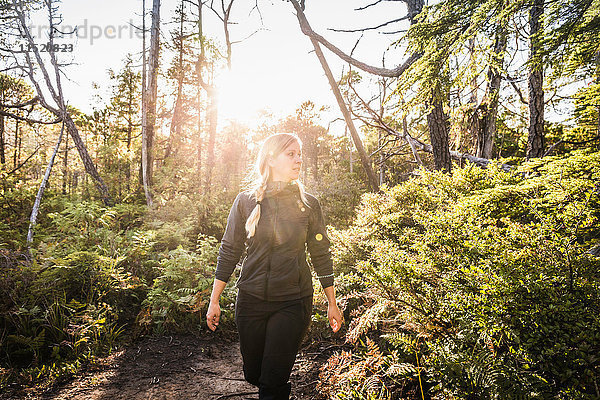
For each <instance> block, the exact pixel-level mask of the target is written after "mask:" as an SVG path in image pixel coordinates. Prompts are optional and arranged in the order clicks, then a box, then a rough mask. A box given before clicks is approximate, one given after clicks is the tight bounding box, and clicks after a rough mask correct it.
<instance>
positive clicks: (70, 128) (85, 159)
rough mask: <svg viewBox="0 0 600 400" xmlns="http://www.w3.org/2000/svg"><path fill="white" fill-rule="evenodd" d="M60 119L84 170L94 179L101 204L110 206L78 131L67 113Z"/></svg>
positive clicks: (102, 182)
mask: <svg viewBox="0 0 600 400" xmlns="http://www.w3.org/2000/svg"><path fill="white" fill-rule="evenodd" d="M62 118H63V122H64V124H65V126H66V128H67V132H68V133H69V135H71V137H72V138H73V143H75V147H76V148H77V151H78V152H79V157H80V158H81V162H82V163H83V166H84V167H85V170H86V171H87V173H88V174H89V175H90V176H91V177H92V178H93V179H94V184H95V185H96V189H98V191H99V192H100V196H101V197H102V201H103V203H104V204H105V205H112V204H113V202H112V199H111V197H110V193H109V191H108V187H107V186H106V184H105V183H104V181H103V180H102V178H101V177H100V174H98V170H97V169H96V166H95V165H94V162H93V160H92V158H91V157H90V155H89V153H88V152H87V149H86V148H85V144H84V143H83V140H82V139H81V136H80V135H79V130H78V129H77V126H76V125H75V122H73V120H72V119H71V116H70V115H69V114H67V113H65V114H64V115H63V116H62Z"/></svg>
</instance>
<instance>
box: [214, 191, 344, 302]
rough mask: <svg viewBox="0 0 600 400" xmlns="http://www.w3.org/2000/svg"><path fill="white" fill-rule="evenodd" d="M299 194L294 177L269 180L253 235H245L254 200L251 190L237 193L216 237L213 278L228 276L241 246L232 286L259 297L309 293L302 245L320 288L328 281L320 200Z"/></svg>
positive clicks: (274, 298)
mask: <svg viewBox="0 0 600 400" xmlns="http://www.w3.org/2000/svg"><path fill="white" fill-rule="evenodd" d="M306 198H307V200H308V206H307V205H305V204H304V203H303V202H302V200H301V199H300V193H299V189H298V186H297V185H296V184H294V183H292V184H283V183H281V182H276V183H275V184H272V185H269V187H268V188H267V191H266V192H265V196H264V199H263V200H262V202H261V205H260V207H261V210H260V212H261V214H260V219H259V221H258V225H257V227H256V232H255V234H254V236H253V237H251V238H250V239H247V238H246V237H247V234H246V228H245V225H246V219H247V218H248V216H249V215H250V213H251V212H252V210H253V209H254V207H255V206H256V199H255V196H254V194H250V193H248V192H242V193H240V194H238V196H237V197H236V199H235V201H234V203H233V206H232V207H231V211H230V213H229V218H228V219H227V228H226V229H225V234H224V235H223V240H222V241H221V247H220V249H219V257H218V259H217V270H216V273H215V278H217V279H219V280H221V281H225V282H227V281H228V280H229V277H230V276H231V274H232V272H233V270H234V269H235V266H236V265H237V264H238V262H239V260H240V258H241V255H242V253H243V252H244V249H247V252H246V258H245V259H244V261H243V263H242V272H241V275H240V278H239V280H238V282H237V287H238V288H239V289H240V290H242V291H244V292H246V293H248V294H251V295H254V296H256V297H258V298H261V299H263V300H269V301H279V300H294V299H298V298H301V297H305V296H309V295H311V294H312V293H313V287H312V278H311V273H310V269H309V267H308V263H307V260H306V248H308V251H309V253H310V258H311V261H312V264H313V266H314V269H315V272H316V273H317V276H318V278H319V280H320V282H321V285H322V286H323V288H326V287H328V286H332V285H333V267H332V261H331V253H330V251H329V238H328V237H327V232H326V229H325V224H324V222H323V213H322V211H321V206H320V204H319V201H318V200H317V199H316V198H315V197H314V196H312V195H310V194H308V193H307V194H306Z"/></svg>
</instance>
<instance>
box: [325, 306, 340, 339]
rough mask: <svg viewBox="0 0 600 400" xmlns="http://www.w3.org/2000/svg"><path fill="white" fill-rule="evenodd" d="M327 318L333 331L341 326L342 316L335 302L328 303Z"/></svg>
mask: <svg viewBox="0 0 600 400" xmlns="http://www.w3.org/2000/svg"><path fill="white" fill-rule="evenodd" d="M327 318H328V319H329V326H331V329H332V330H333V331H334V332H337V331H339V330H340V328H341V327H342V323H343V318H342V313H341V312H340V309H339V308H338V306H337V304H336V303H335V302H331V303H329V306H328V307H327Z"/></svg>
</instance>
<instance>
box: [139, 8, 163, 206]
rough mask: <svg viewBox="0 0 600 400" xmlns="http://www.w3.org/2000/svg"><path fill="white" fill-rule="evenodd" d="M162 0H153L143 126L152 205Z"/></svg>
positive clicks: (146, 183)
mask: <svg viewBox="0 0 600 400" xmlns="http://www.w3.org/2000/svg"><path fill="white" fill-rule="evenodd" d="M159 28H160V0H153V1H152V26H151V28H150V54H149V56H148V68H147V69H148V71H147V82H146V84H147V86H146V87H144V91H145V92H146V96H145V100H146V101H145V105H146V110H145V113H144V115H143V117H145V118H143V119H144V121H143V126H142V180H143V181H144V193H145V195H146V204H147V205H148V207H151V206H152V192H151V187H152V176H153V169H154V168H153V165H154V128H155V125H156V96H157V92H158V60H159V52H160V29H159Z"/></svg>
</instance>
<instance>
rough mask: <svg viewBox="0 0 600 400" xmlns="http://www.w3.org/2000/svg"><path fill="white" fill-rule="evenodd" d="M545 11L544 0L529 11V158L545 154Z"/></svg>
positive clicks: (539, 0) (536, 1) (534, 4)
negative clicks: (542, 58)
mask: <svg viewBox="0 0 600 400" xmlns="http://www.w3.org/2000/svg"><path fill="white" fill-rule="evenodd" d="M543 13H544V0H534V2H533V5H532V7H531V10H530V11H529V30H530V43H531V50H530V57H529V62H530V66H529V136H528V137H527V158H535V157H541V156H543V154H544V146H545V138H544V89H543V84H544V69H543V66H542V63H541V61H540V60H539V53H540V47H541V44H540V42H541V40H540V38H539V34H540V30H541V21H540V20H541V16H542V14H543Z"/></svg>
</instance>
